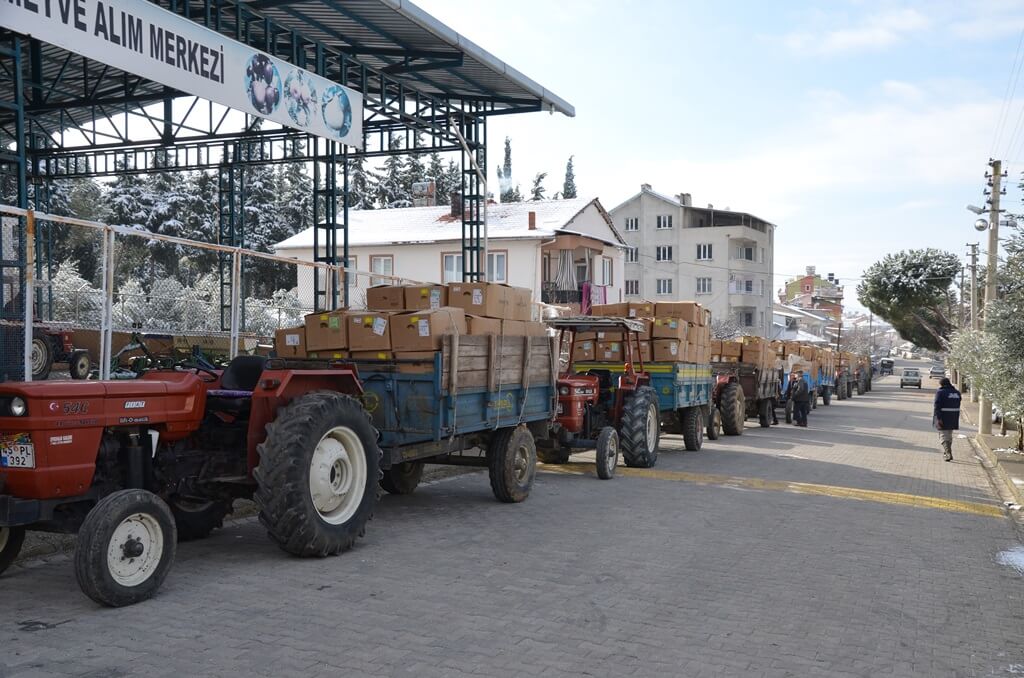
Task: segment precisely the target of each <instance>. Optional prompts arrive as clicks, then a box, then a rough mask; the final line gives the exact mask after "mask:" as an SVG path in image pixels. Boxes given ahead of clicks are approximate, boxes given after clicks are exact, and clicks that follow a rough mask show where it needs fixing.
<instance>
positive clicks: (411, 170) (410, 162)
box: [401, 132, 427, 204]
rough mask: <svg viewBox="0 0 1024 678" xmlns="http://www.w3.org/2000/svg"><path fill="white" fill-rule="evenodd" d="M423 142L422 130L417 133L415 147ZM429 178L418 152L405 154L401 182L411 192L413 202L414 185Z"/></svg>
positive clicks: (403, 187)
mask: <svg viewBox="0 0 1024 678" xmlns="http://www.w3.org/2000/svg"><path fill="white" fill-rule="evenodd" d="M422 143H423V135H422V134H421V133H420V132H417V133H416V142H415V143H414V144H413V146H414V147H419V146H421V145H422ZM426 178H427V172H426V170H425V169H424V167H423V161H422V160H420V157H419V155H418V154H415V153H409V154H408V155H406V156H405V158H404V159H403V161H402V170H401V183H402V190H403V192H405V193H408V194H409V201H410V204H412V185H413V184H416V183H419V182H421V181H425V180H426Z"/></svg>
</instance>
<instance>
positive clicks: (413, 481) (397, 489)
mask: <svg viewBox="0 0 1024 678" xmlns="http://www.w3.org/2000/svg"><path fill="white" fill-rule="evenodd" d="M424 466H426V464H424V463H423V462H422V461H403V462H402V463H401V464H395V465H393V466H392V467H391V468H389V469H387V470H386V471H384V476H383V477H382V478H381V479H380V486H381V488H382V489H383V490H384V491H385V492H387V493H388V494H412V493H413V492H414V491H415V490H416V486H417V485H419V484H420V481H421V480H423V467H424Z"/></svg>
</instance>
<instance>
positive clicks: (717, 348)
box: [710, 339, 722, 358]
mask: <svg viewBox="0 0 1024 678" xmlns="http://www.w3.org/2000/svg"><path fill="white" fill-rule="evenodd" d="M710 353H711V355H712V356H718V357H719V358H721V357H722V340H721V339H712V340H711V345H710Z"/></svg>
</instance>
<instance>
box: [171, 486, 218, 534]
mask: <svg viewBox="0 0 1024 678" xmlns="http://www.w3.org/2000/svg"><path fill="white" fill-rule="evenodd" d="M167 503H168V504H169V505H170V507H171V513H172V514H173V515H174V524H175V526H177V528H178V541H193V540H195V539H206V538H207V537H209V536H210V533H211V532H213V531H214V530H215V529H217V528H218V527H223V526H224V517H225V516H227V515H228V514H229V513H231V502H230V501H224V500H220V501H218V500H216V499H204V498H201V497H188V496H185V495H180V494H179V495H174V496H172V497H170V498H169V499H168V500H167Z"/></svg>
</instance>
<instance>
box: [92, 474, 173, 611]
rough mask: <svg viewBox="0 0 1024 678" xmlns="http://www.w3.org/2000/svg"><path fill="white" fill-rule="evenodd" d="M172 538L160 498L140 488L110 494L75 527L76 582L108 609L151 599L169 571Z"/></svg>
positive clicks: (169, 520) (166, 510)
mask: <svg viewBox="0 0 1024 678" xmlns="http://www.w3.org/2000/svg"><path fill="white" fill-rule="evenodd" d="M176 541H177V530H176V528H175V526H174V515H173V514H172V513H171V509H170V508H168V506H167V504H165V503H164V501H163V500H162V499H160V497H158V496H156V495H155V494H153V493H152V492H147V491H146V490H138V489H134V490H119V491H118V492H114V493H113V494H109V495H107V496H106V497H104V498H103V499H101V500H100V501H99V503H97V504H96V506H94V507H93V508H92V510H91V511H89V514H88V515H86V517H85V522H83V523H82V527H81V528H80V529H79V530H78V546H77V547H76V548H75V577H76V578H77V579H78V585H79V587H81V589H82V592H83V593H84V594H85V595H87V596H89V597H90V598H92V599H93V600H95V601H96V602H97V603H99V604H101V605H106V606H108V607H124V606H125V605H134V604H135V603H138V602H141V601H143V600H146V599H148V598H151V597H152V596H153V594H154V593H156V591H157V589H159V588H160V585H161V584H162V583H163V581H164V577H166V576H167V573H168V571H170V569H171V564H172V563H173V562H174V552H175V549H176V543H175V542H176Z"/></svg>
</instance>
